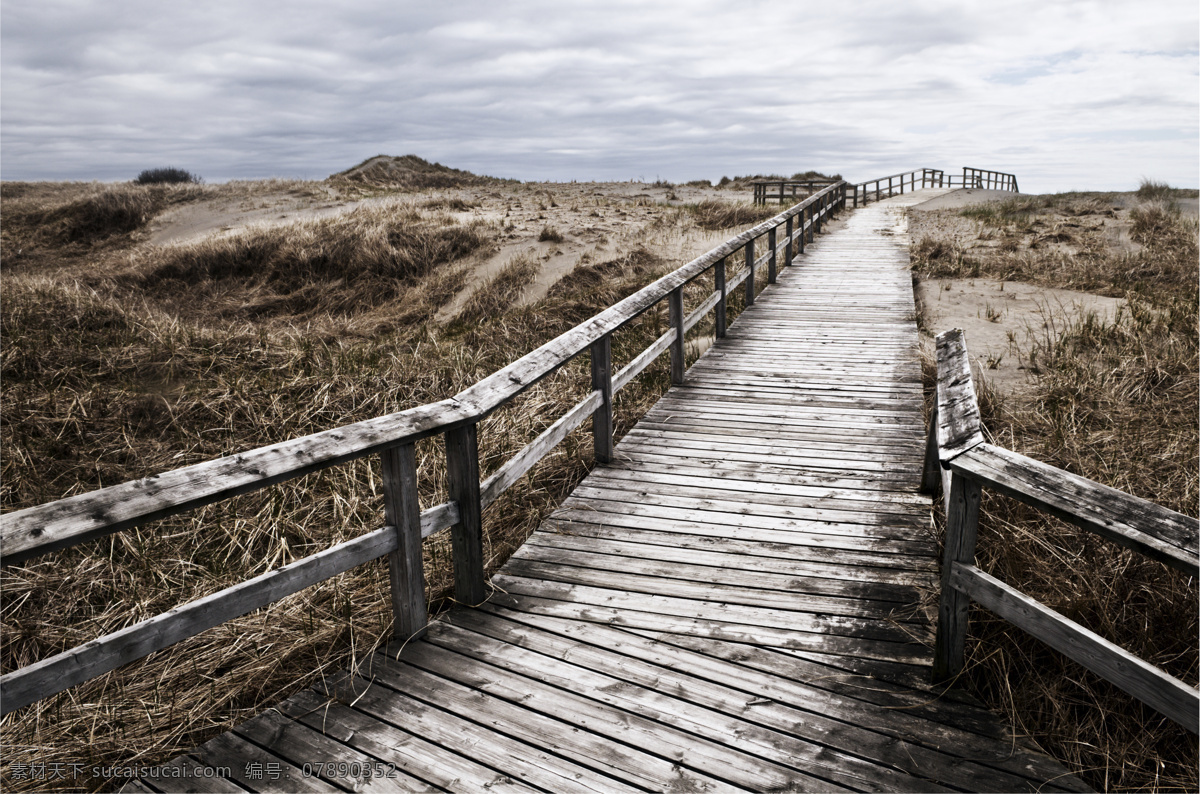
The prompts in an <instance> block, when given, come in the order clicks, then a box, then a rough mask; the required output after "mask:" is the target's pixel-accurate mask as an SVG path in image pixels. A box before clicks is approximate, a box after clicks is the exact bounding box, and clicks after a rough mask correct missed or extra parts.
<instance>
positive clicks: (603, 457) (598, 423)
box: [590, 335, 613, 463]
mask: <svg viewBox="0 0 1200 794" xmlns="http://www.w3.org/2000/svg"><path fill="white" fill-rule="evenodd" d="M590 358H591V364H592V392H593V393H597V392H598V393H599V394H600V405H599V406H597V407H596V410H595V411H593V412H592V450H593V454H594V457H595V460H596V462H597V463H608V462H609V461H610V460H612V453H613V378H612V336H611V335H609V336H605V337H604V338H603V339H600V340H599V341H596V342H593V343H592V349H591V355H590Z"/></svg>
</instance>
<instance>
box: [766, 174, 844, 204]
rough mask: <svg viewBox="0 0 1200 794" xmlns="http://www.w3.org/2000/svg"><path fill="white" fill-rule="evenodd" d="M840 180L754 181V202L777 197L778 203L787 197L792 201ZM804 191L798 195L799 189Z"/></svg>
mask: <svg viewBox="0 0 1200 794" xmlns="http://www.w3.org/2000/svg"><path fill="white" fill-rule="evenodd" d="M838 181H840V180H837V179H781V180H773V181H772V180H766V181H762V182H755V183H754V203H755V204H766V203H767V202H768V201H774V200H775V199H779V203H780V204H783V203H784V202H785V201H787V200H788V199H791V200H792V202H793V203H794V202H796V201H797V200H799V199H801V198H804V197H805V196H808V195H809V194H812V193H815V192H817V191H818V190H823V189H825V188H827V187H829V186H830V185H834V184H837V182H838ZM801 190H803V191H804V196H801V195H800V191H801Z"/></svg>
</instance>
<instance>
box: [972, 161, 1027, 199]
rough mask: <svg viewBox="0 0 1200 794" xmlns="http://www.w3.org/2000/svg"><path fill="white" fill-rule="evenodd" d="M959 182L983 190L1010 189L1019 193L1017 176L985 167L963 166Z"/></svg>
mask: <svg viewBox="0 0 1200 794" xmlns="http://www.w3.org/2000/svg"><path fill="white" fill-rule="evenodd" d="M961 184H962V186H963V187H974V188H983V189H984V190H1011V191H1012V192H1014V193H1019V192H1020V190H1019V189H1018V188H1017V178H1016V176H1014V175H1013V174H1006V173H1004V172H1003V171H988V170H987V169H985V168H968V167H966V166H963V172H962V180H961Z"/></svg>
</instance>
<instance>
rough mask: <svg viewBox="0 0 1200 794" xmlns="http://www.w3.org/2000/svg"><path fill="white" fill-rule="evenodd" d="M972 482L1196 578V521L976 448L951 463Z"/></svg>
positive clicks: (1002, 452) (1014, 456)
mask: <svg viewBox="0 0 1200 794" xmlns="http://www.w3.org/2000/svg"><path fill="white" fill-rule="evenodd" d="M950 467H951V469H952V470H953V471H954V472H955V476H964V477H970V478H972V479H974V480H977V481H978V482H980V483H983V484H984V485H986V486H988V487H989V488H994V489H996V490H997V491H999V492H1000V493H1003V494H1006V495H1008V496H1011V497H1013V498H1014V499H1018V500H1020V501H1022V502H1025V503H1026V504H1031V505H1033V506H1034V507H1037V508H1039V509H1041V510H1044V511H1046V512H1047V513H1050V514H1051V515H1055V516H1058V517H1059V518H1061V519H1063V520H1064V521H1068V522H1070V523H1072V524H1075V525H1076V526H1078V527H1081V528H1083V529H1086V530H1088V531H1090V532H1095V533H1096V534H1097V535H1100V536H1102V537H1105V538H1108V539H1109V540H1111V541H1113V542H1115V543H1118V544H1120V545H1122V546H1125V547H1126V548H1130V549H1133V550H1134V551H1137V552H1140V553H1142V554H1145V555H1146V556H1147V557H1150V558H1152V559H1155V560H1158V561H1160V562H1163V563H1166V564H1167V565H1170V566H1171V567H1173V568H1176V569H1178V570H1181V571H1183V572H1184V573H1189V574H1192V575H1195V574H1197V573H1200V570H1198V565H1200V560H1198V558H1197V553H1196V549H1197V545H1196V544H1197V535H1198V534H1200V521H1197V520H1196V519H1195V518H1192V517H1190V516H1185V515H1183V514H1182V513H1176V512H1175V511H1174V510H1169V509H1167V508H1165V507H1162V506H1161V505H1157V504H1154V503H1153V502H1148V501H1146V500H1145V499H1139V498H1137V497H1136V496H1132V495H1130V494H1127V493H1124V492H1122V491H1118V490H1116V489H1115V488H1109V487H1107V486H1105V485H1101V484H1100V483H1098V482H1095V481H1093V480H1089V479H1087V478H1085V477H1080V476H1079V475H1077V474H1071V473H1070V472H1065V471H1063V470H1061V469H1056V468H1054V467H1053V466H1048V465H1046V464H1045V463H1042V462H1041V461H1037V460H1034V459H1032V458H1028V457H1025V456H1024V455H1020V454H1018V453H1016V452H1012V451H1010V450H1007V449H1002V448H1000V447H995V446H992V445H990V444H980V445H979V446H976V447H975V448H973V449H971V450H970V451H969V452H968V453H966V456H965V458H964V457H963V456H959V457H957V458H955V459H954V460H952V461H951V463H950Z"/></svg>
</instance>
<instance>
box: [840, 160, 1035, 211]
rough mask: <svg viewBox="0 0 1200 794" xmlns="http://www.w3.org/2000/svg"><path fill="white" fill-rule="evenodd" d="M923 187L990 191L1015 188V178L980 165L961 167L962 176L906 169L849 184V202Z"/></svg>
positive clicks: (875, 198)
mask: <svg viewBox="0 0 1200 794" xmlns="http://www.w3.org/2000/svg"><path fill="white" fill-rule="evenodd" d="M918 182H919V183H920V186H921V187H923V188H925V187H969V188H990V189H993V190H1011V191H1013V192H1016V190H1017V178H1016V177H1015V176H1013V175H1012V174H1006V173H1003V172H1001V171H988V170H985V169H982V168H967V167H964V168H963V172H962V176H959V175H957V174H949V175H947V174H946V172H945V171H942V170H939V169H937V168H919V169H916V170H913V171H905V172H904V173H902V174H892V175H891V176H881V177H879V178H878V179H872V180H870V181H868V182H860V183H858V184H857V185H853V184H852V185H850V188H851V191H852V194H851V197H850V199H851V202H852V205H853V206H855V207H857V206H858V204H859V202H860V201H861V202H862V203H863V205H866V204H867V202H869V201H879V200H881V199H885V198H888V197H889V196H895V195H902V194H903V193H904V189H905V187H907V188H908V190H909V191H913V190H916V189H917V184H918Z"/></svg>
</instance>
